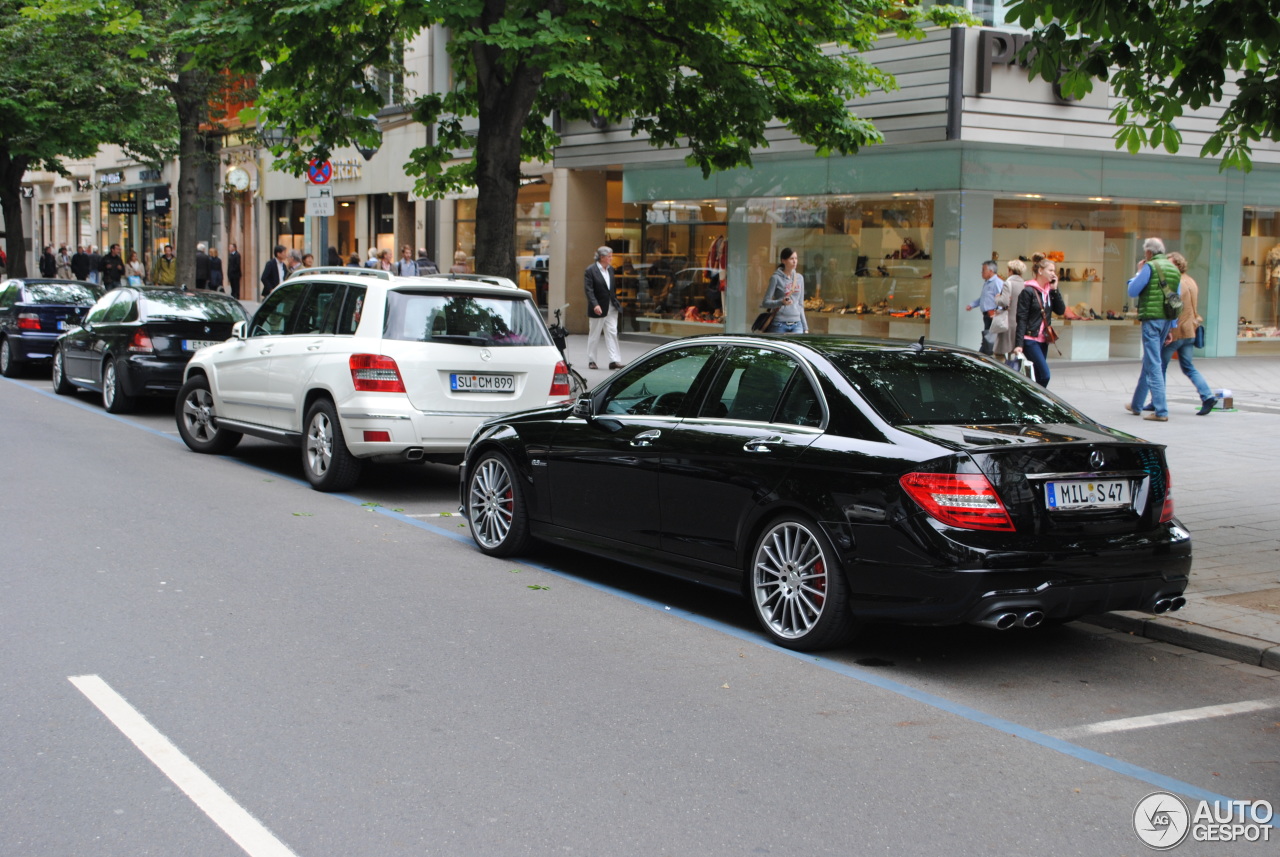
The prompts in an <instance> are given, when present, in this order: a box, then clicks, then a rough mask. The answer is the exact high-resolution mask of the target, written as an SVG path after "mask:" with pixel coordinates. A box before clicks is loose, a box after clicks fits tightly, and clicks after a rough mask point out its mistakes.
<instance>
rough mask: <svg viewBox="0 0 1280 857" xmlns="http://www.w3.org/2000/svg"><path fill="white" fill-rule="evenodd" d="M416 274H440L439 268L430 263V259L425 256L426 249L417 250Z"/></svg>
mask: <svg viewBox="0 0 1280 857" xmlns="http://www.w3.org/2000/svg"><path fill="white" fill-rule="evenodd" d="M418 273H419V274H422V275H426V274H438V273H440V266H439V265H437V264H436V263H435V262H433V261H431V257H430V256H428V255H427V248H426V247H420V248H419V249H418Z"/></svg>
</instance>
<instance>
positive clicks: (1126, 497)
mask: <svg viewBox="0 0 1280 857" xmlns="http://www.w3.org/2000/svg"><path fill="white" fill-rule="evenodd" d="M1044 492H1045V504H1046V505H1047V506H1048V507H1049V508H1050V509H1053V510H1062V509H1120V508H1123V507H1125V506H1128V505H1130V504H1131V503H1132V502H1133V497H1132V495H1131V486H1130V483H1129V480H1127V479H1092V480H1091V479H1072V480H1070V481H1062V482H1048V483H1046V484H1045V486H1044Z"/></svg>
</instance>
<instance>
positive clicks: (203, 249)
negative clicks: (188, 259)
mask: <svg viewBox="0 0 1280 857" xmlns="http://www.w3.org/2000/svg"><path fill="white" fill-rule="evenodd" d="M196 288H197V289H207V288H209V244H208V243H207V242H205V241H201V242H200V243H198V244H196Z"/></svg>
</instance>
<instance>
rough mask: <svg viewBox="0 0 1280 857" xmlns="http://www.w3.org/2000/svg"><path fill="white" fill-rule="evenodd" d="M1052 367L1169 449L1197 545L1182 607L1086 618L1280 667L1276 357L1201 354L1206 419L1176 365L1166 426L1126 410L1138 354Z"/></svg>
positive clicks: (628, 354)
mask: <svg viewBox="0 0 1280 857" xmlns="http://www.w3.org/2000/svg"><path fill="white" fill-rule="evenodd" d="M660 341H661V340H659V339H656V338H652V337H647V336H636V335H630V336H628V335H624V336H623V338H622V343H621V345H622V356H623V360H624V361H625V362H628V363H629V362H631V361H632V360H634V359H636V358H637V357H639V356H640V355H641V354H643V353H644V352H646V351H648V350H649V349H650V348H652V347H653V346H654V345H655V344H657V343H658V342H660ZM568 350H569V359H570V360H571V361H573V365H574V367H575V368H577V369H579V370H580V371H581V372H582V374H583V375H584V376H586V378H587V381H588V382H589V383H591V384H595V383H596V382H597V381H600V380H603V379H604V378H605V377H607V376H608V375H609V372H608V371H607V370H605V369H603V368H602V369H600V370H594V371H593V370H590V369H588V368H586V367H587V360H586V337H585V336H570V337H569V349H568ZM603 359H604V361H605V362H603V363H600V364H599V365H600V366H602V367H603V366H605V365H607V361H608V358H607V357H604V358H603ZM1050 365H1051V368H1052V370H1053V377H1052V381H1051V382H1050V385H1049V389H1050V390H1052V391H1053V392H1054V393H1056V394H1058V395H1059V396H1061V397H1062V398H1064V399H1066V400H1067V401H1068V402H1070V403H1071V404H1072V405H1074V406H1075V407H1077V408H1079V409H1080V410H1081V411H1083V412H1084V413H1086V414H1088V415H1089V416H1090V417H1093V418H1094V419H1096V420H1098V421H1100V422H1102V423H1105V424H1107V425H1110V426H1112V427H1114V428H1118V429H1121V430H1123V431H1127V432H1130V433H1132V434H1135V435H1138V436H1139V437H1143V438H1146V439H1147V440H1152V441H1157V442H1159V443H1163V444H1165V445H1166V446H1167V447H1168V451H1167V455H1168V458H1169V465H1170V469H1171V473H1172V479H1173V489H1174V506H1175V512H1176V514H1177V516H1178V518H1179V520H1181V521H1182V523H1183V524H1184V525H1185V526H1186V527H1187V529H1188V530H1190V531H1191V536H1192V539H1193V543H1194V545H1195V548H1194V551H1195V564H1194V567H1193V570H1192V572H1191V583H1190V585H1189V586H1188V588H1187V596H1188V597H1187V607H1186V608H1184V609H1183V610H1181V611H1179V612H1178V613H1176V614H1171V615H1166V616H1159V617H1155V616H1150V615H1148V614H1145V613H1111V614H1107V615H1106V616H1101V617H1093V618H1092V619H1091V620H1090V621H1092V622H1094V623H1095V624H1103V625H1107V626H1109V627H1112V628H1116V629H1118V630H1121V631H1130V632H1133V633H1136V634H1141V635H1143V636H1146V637H1150V638H1153V639H1158V640H1162V641H1164V642H1168V643H1175V644H1178V645H1181V646H1185V647H1187V648H1191V649H1196V650H1198V651H1202V652H1207V653H1209V654H1213V655H1218V656H1221V657H1225V658H1229V659H1231V660H1235V661H1241V662H1243V663H1246V664H1254V665H1261V666H1264V667H1267V668H1270V669H1280V357H1221V358H1212V359H1210V358H1205V359H1201V360H1197V361H1196V366H1197V368H1199V370H1200V372H1201V374H1203V375H1204V377H1205V380H1207V381H1208V382H1209V385H1210V386H1211V387H1212V388H1213V389H1214V390H1215V391H1216V390H1219V389H1223V388H1226V389H1229V390H1231V391H1232V393H1233V396H1234V400H1235V401H1234V404H1235V409H1234V410H1232V411H1221V410H1219V411H1214V412H1212V413H1210V414H1208V415H1206V416H1203V417H1201V416H1197V415H1196V410H1197V409H1198V408H1199V406H1200V399H1199V396H1197V395H1196V392H1195V389H1194V388H1193V387H1192V386H1191V382H1190V381H1188V380H1187V379H1186V378H1185V377H1184V376H1183V375H1182V373H1181V372H1180V371H1178V368H1177V364H1176V362H1175V363H1174V364H1173V365H1171V366H1170V367H1169V414H1170V416H1169V422H1167V423H1157V422H1150V421H1146V420H1143V419H1141V418H1139V417H1136V416H1133V415H1132V414H1130V413H1128V412H1126V411H1125V410H1124V404H1125V402H1127V401H1128V400H1129V396H1130V395H1131V394H1132V392H1133V385H1134V382H1135V381H1136V380H1137V378H1138V367H1139V361H1137V360H1114V361H1109V362H1106V363H1074V364H1073V363H1067V362H1065V361H1062V360H1058V361H1051V363H1050ZM1175 617H1176V618H1175Z"/></svg>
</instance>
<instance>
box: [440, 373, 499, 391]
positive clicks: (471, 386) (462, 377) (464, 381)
mask: <svg viewBox="0 0 1280 857" xmlns="http://www.w3.org/2000/svg"><path fill="white" fill-rule="evenodd" d="M449 389H451V390H453V392H455V393H514V392H515V390H516V376H515V375H473V374H464V373H462V372H454V373H452V374H450V375H449Z"/></svg>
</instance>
